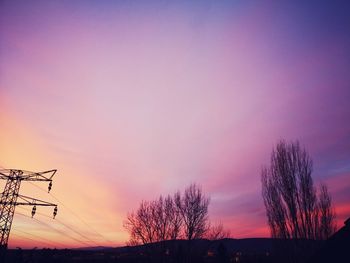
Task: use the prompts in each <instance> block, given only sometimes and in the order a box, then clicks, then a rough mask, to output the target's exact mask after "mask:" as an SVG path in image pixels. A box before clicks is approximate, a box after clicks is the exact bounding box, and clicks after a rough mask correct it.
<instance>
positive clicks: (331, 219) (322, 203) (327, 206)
mask: <svg viewBox="0 0 350 263" xmlns="http://www.w3.org/2000/svg"><path fill="white" fill-rule="evenodd" d="M319 213H320V216H319V234H320V236H319V239H327V238H328V237H329V236H331V235H332V234H333V233H334V232H335V231H336V223H335V212H334V209H333V207H332V198H331V196H330V195H329V193H328V189H327V186H326V185H324V184H321V186H320V194H319Z"/></svg>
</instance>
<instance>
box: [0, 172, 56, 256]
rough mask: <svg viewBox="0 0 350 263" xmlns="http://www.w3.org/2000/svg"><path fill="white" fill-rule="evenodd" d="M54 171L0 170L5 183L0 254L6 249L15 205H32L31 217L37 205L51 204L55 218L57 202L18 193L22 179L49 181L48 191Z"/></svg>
mask: <svg viewBox="0 0 350 263" xmlns="http://www.w3.org/2000/svg"><path fill="white" fill-rule="evenodd" d="M56 171H57V170H49V171H45V172H37V173H35V172H29V171H23V170H16V169H2V170H0V179H1V180H6V185H5V188H4V191H3V192H2V194H1V199H0V251H1V253H0V254H4V252H5V251H6V249H7V243H8V239H9V236H10V230H11V225H12V220H13V216H14V213H15V208H16V206H17V205H28V206H32V207H33V208H32V217H33V216H34V214H35V212H36V207H37V206H53V207H54V212H53V218H55V216H56V214H57V204H52V203H48V202H45V201H42V200H39V199H36V198H32V197H28V196H24V195H20V194H19V189H20V186H21V182H22V181H32V182H49V186H48V192H50V190H51V187H52V177H53V176H54V175H55V173H56ZM0 259H1V256H0Z"/></svg>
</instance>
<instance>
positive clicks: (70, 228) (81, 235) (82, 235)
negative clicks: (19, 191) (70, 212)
mask: <svg viewBox="0 0 350 263" xmlns="http://www.w3.org/2000/svg"><path fill="white" fill-rule="evenodd" d="M22 209H24V210H26V209H25V208H22ZM26 211H28V210H26ZM37 214H39V215H42V216H45V217H49V216H48V215H45V214H43V213H40V212H37ZM49 218H50V217H49ZM34 219H36V218H34ZM55 221H57V222H58V223H60V224H61V225H62V226H64V227H65V228H67V229H69V230H71V231H72V232H74V233H75V234H77V235H79V236H80V237H82V238H84V239H86V240H88V241H90V242H91V243H94V244H95V245H96V246H98V245H99V244H97V243H96V242H95V241H94V240H92V239H90V238H88V237H87V236H85V235H84V234H82V233H80V232H79V231H77V230H76V229H74V228H72V227H71V226H69V225H67V224H65V223H63V222H62V221H61V220H59V219H57V218H55Z"/></svg>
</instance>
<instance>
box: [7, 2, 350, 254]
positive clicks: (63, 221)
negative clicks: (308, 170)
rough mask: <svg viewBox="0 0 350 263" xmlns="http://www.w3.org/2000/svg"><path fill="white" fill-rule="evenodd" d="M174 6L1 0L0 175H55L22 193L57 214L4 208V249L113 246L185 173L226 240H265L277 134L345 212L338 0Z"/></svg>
mask: <svg viewBox="0 0 350 263" xmlns="http://www.w3.org/2000/svg"><path fill="white" fill-rule="evenodd" d="M30 2H31V1H30ZM146 2H147V4H146ZM188 2H189V1H173V3H172V4H170V3H167V1H135V2H134V1H125V2H123V1H120V2H119V1H34V2H31V3H29V1H1V3H0V127H1V136H0V166H1V167H0V168H17V169H24V170H29V171H44V170H50V169H57V170H58V172H57V174H56V175H55V178H54V183H53V188H52V192H51V194H48V193H47V184H46V183H35V184H34V185H33V184H31V183H26V182H23V183H22V186H21V193H22V194H24V195H31V196H34V197H36V198H39V199H44V200H48V201H50V202H56V203H57V202H58V206H59V211H58V215H57V220H53V219H52V217H51V215H52V209H50V208H42V207H40V208H38V210H37V211H38V214H37V215H36V217H35V218H36V219H32V218H30V217H31V216H30V209H31V208H29V207H23V208H21V207H17V208H16V215H15V218H14V221H13V225H12V231H11V235H10V241H9V245H10V247H12V248H15V247H18V246H20V247H28V248H33V247H54V246H56V247H61V248H63V247H83V246H99V245H101V246H117V245H124V244H125V242H126V241H127V240H128V233H127V232H126V231H125V229H124V228H123V220H124V219H125V217H126V215H127V213H128V212H129V211H131V210H133V209H136V208H137V206H138V204H139V203H140V202H141V201H142V200H152V199H155V198H157V197H158V196H159V195H160V194H163V195H166V194H168V193H170V194H171V193H174V192H175V191H177V190H183V189H184V188H185V187H186V186H188V185H189V184H190V183H192V182H196V183H199V184H200V185H201V186H202V187H203V190H204V191H205V192H206V193H207V194H208V195H209V196H210V198H211V202H210V206H209V210H210V211H209V213H210V218H211V221H213V222H222V223H223V224H224V225H225V227H226V228H228V229H230V231H231V233H232V236H233V237H234V238H245V237H268V236H269V229H268V226H267V223H266V215H265V208H264V205H263V201H262V197H261V181H260V171H261V167H262V166H263V165H266V164H268V162H269V160H270V153H271V150H272V147H273V146H274V145H275V144H276V143H277V141H278V140H279V139H281V138H284V139H286V140H297V139H298V140H299V141H300V142H301V143H302V144H303V145H304V146H305V148H306V149H307V150H308V151H309V153H310V155H311V157H312V158H313V167H314V171H313V178H314V180H315V184H316V185H317V186H318V185H319V184H320V183H321V182H324V183H326V184H327V185H328V187H329V190H330V193H331V195H332V197H333V202H334V205H335V208H336V212H337V221H338V226H342V225H343V221H344V220H345V219H347V218H348V217H349V216H350V203H349V200H350V121H349V120H350V104H349V103H350V86H349V85H350V74H349V69H350V48H349V47H350V33H349V32H350V31H349V28H350V16H349V15H348V14H349V12H350V7H349V6H342V5H340V4H337V3H336V1H335V3H334V4H333V5H332V6H328V5H327V6H326V5H323V4H321V3H318V2H317V3H316V2H314V4H298V5H297V4H295V3H294V1H290V2H291V3H290V4H286V3H284V4H282V3H274V2H273V1H267V2H265V1H256V3H255V4H252V3H249V4H248V3H246V1H194V2H193V3H192V4H190V3H188ZM262 2H264V3H262ZM4 183H5V182H4V181H0V187H1V189H3V187H4ZM38 187H39V188H38ZM1 191H2V190H1ZM47 216H48V217H47ZM41 222H45V224H47V225H44V224H42V223H41ZM65 225H66V226H65ZM67 226H69V227H72V228H73V227H74V229H76V230H77V233H74V232H72V233H70V234H69V235H68V234H67V235H64V233H65V232H67V231H69V229H68V228H67ZM55 229H56V230H55ZM28 233H29V234H28Z"/></svg>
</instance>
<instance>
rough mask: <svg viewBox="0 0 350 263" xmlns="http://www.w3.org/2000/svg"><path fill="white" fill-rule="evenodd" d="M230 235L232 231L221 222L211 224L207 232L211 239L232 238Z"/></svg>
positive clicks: (207, 236)
mask: <svg viewBox="0 0 350 263" xmlns="http://www.w3.org/2000/svg"><path fill="white" fill-rule="evenodd" d="M230 236H231V233H230V231H229V230H226V229H225V228H224V225H223V224H222V223H221V222H220V223H218V224H215V225H211V226H210V228H209V230H208V231H207V234H206V238H207V239H209V240H220V239H224V238H230Z"/></svg>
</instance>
